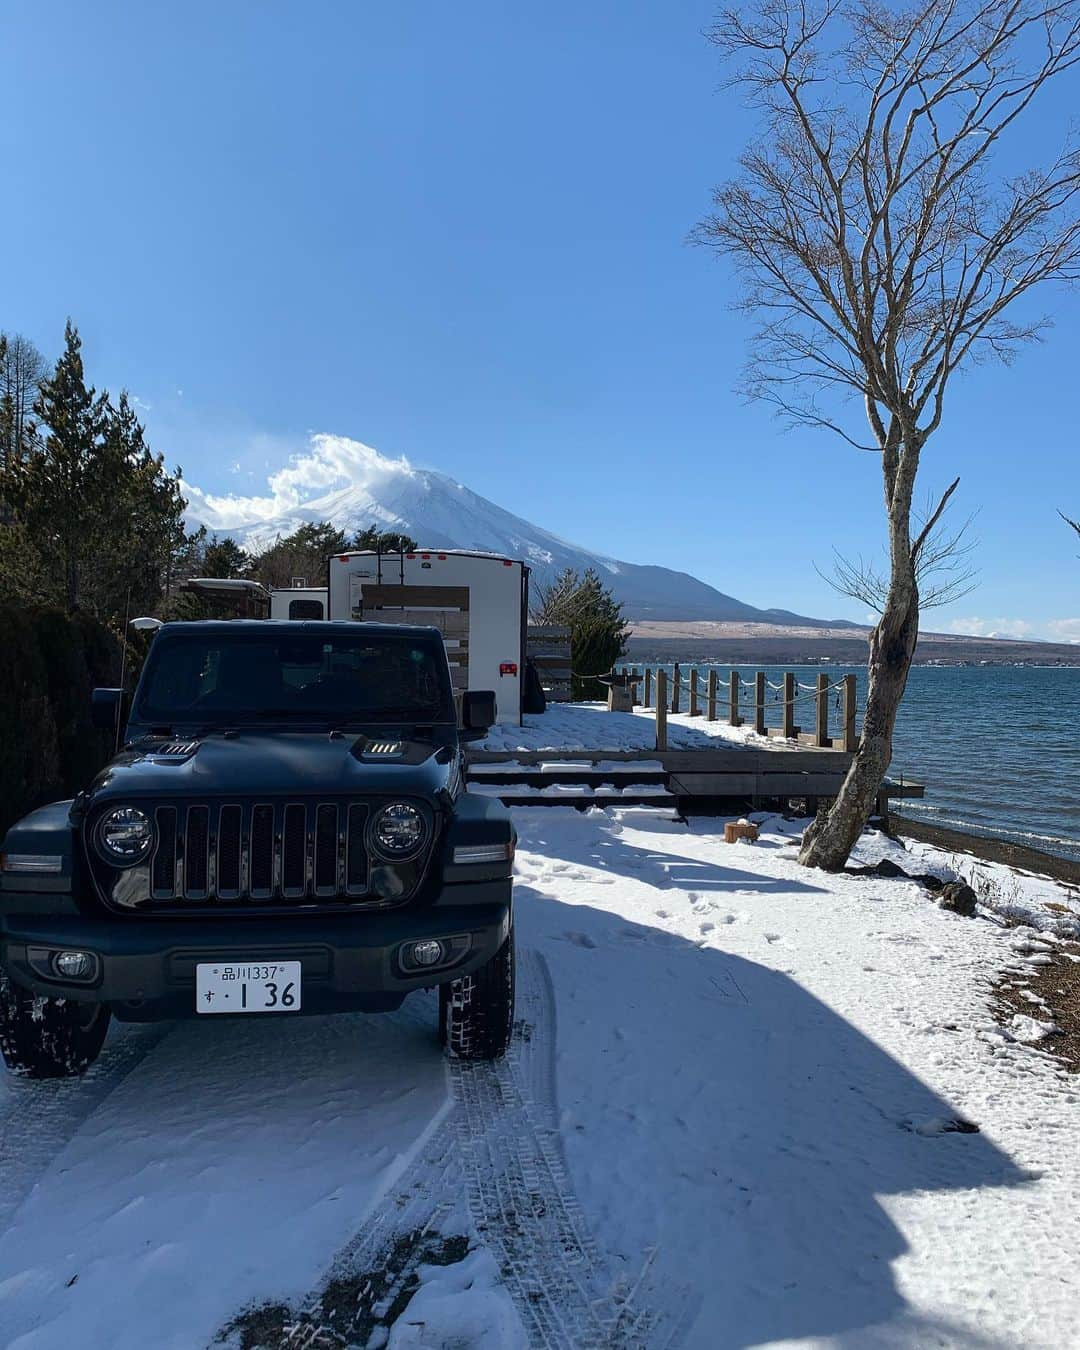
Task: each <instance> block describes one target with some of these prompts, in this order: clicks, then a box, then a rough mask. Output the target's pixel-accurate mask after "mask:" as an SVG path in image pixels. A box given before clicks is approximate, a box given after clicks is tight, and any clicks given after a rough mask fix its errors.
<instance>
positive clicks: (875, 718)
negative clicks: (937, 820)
mask: <svg viewBox="0 0 1080 1350" xmlns="http://www.w3.org/2000/svg"><path fill="white" fill-rule="evenodd" d="M710 36H711V39H712V40H713V41H714V42H715V43H716V45H717V46H718V47H719V48H720V49H721V51H722V52H724V53H725V55H726V56H727V57H728V58H729V59H730V60H731V61H732V62H733V63H734V74H733V77H732V83H733V84H735V85H737V86H738V87H740V88H742V89H744V90H746V91H748V93H749V96H750V98H751V99H752V101H753V102H754V103H755V105H756V106H757V107H758V108H759V109H760V110H761V112H762V114H763V126H762V130H761V134H760V135H759V137H758V138H757V139H756V140H755V141H754V142H753V143H752V144H750V145H749V146H748V148H747V149H746V151H745V152H744V154H743V156H742V158H741V160H740V164H741V171H740V172H739V174H738V175H737V176H736V177H735V178H734V179H733V180H732V181H730V182H728V183H726V184H724V185H723V186H721V187H720V188H719V189H718V190H717V192H716V194H715V203H716V210H715V213H714V214H713V215H712V216H711V217H709V218H708V219H707V220H705V221H704V222H703V223H702V224H701V225H700V226H699V228H698V230H697V232H696V237H697V238H698V240H700V241H701V242H702V243H704V244H706V245H708V246H710V247H711V248H713V249H715V250H716V251H717V252H718V253H720V254H722V255H725V256H727V257H729V258H731V259H733V260H734V261H735V263H736V264H737V266H738V267H739V269H740V271H741V274H742V277H743V281H744V292H743V298H742V305H743V307H744V308H745V309H746V310H747V311H749V312H751V313H752V314H754V315H755V316H756V317H757V318H758V319H759V325H760V326H759V327H758V329H757V331H756V333H755V336H754V341H753V348H752V356H751V360H750V363H749V366H748V372H747V388H748V390H749V392H750V393H751V394H754V395H756V396H759V397H763V398H765V399H769V400H771V401H772V402H773V403H774V404H775V405H776V406H777V407H778V409H779V410H780V411H781V413H782V414H784V415H785V417H786V418H787V419H788V420H789V421H790V422H792V423H796V424H801V425H808V426H813V427H822V428H826V429H828V430H831V431H833V432H835V433H837V434H838V435H839V436H841V437H842V438H843V439H844V440H845V441H846V442H847V443H848V444H849V445H851V446H853V447H855V448H856V449H859V450H865V451H870V452H872V453H875V454H877V455H880V457H881V468H882V474H883V480H884V497H885V512H886V521H887V538H888V554H889V561H888V572H887V581H886V585H885V589H884V595H883V597H882V607H881V618H880V620H879V622H878V624H877V626H876V627H875V628H874V630H873V632H872V634H871V638H870V656H869V672H868V673H869V680H868V692H867V702H866V709H865V714H864V719H863V732H862V737H861V741H860V745H859V750H858V753H857V754H856V755H855V758H854V760H853V762H852V765H851V769H850V771H849V772H848V774H847V776H846V778H845V780H844V784H843V787H842V789H841V791H840V795H839V796H838V797H837V799H836V801H835V802H834V803H833V805H832V806H831V808H829V809H828V810H827V811H823V812H822V813H821V814H820V815H819V816H818V818H817V819H816V820H815V821H814V823H813V825H812V826H811V827H810V829H809V830H808V831H807V833H806V835H805V836H804V840H803V847H802V853H801V860H802V861H803V862H804V863H806V864H809V865H811V866H817V867H824V868H828V869H831V870H838V869H840V868H842V867H843V865H844V863H845V862H846V860H847V857H848V854H849V853H850V851H851V848H852V846H853V844H854V842H855V840H856V839H857V838H858V836H859V833H860V831H861V830H862V828H863V826H864V825H865V823H866V821H867V819H868V818H869V815H870V812H871V810H872V809H873V804H874V800H875V797H876V795H877V792H878V790H879V788H880V785H881V781H882V779H883V777H884V774H885V772H886V770H887V769H888V765H889V760H890V758H891V756H892V736H893V728H894V724H895V720H896V712H897V708H898V707H899V704H900V700H901V698H902V697H903V693H904V687H905V684H906V682H907V674H908V669H909V667H910V665H911V659H912V655H913V653H914V650H915V643H916V640H917V638H918V629H919V606H920V595H919V577H920V569H921V568H923V567H924V566H925V558H926V554H927V552H928V551H929V550H930V549H931V548H932V544H931V542H930V541H931V540H932V539H933V538H934V532H935V530H936V528H937V526H938V522H939V521H940V519H941V514H942V512H943V511H944V510H945V507H946V505H947V503H948V501H949V499H950V498H951V496H952V494H953V492H954V491H955V489H956V486H957V484H956V483H955V482H954V483H952V484H951V485H950V486H949V487H948V489H946V491H945V492H944V493H943V494H942V496H941V498H940V500H939V501H938V503H937V505H936V506H934V507H933V509H932V510H931V511H930V512H929V513H928V515H927V517H926V519H925V520H924V521H923V523H922V524H921V526H917V525H916V524H915V523H914V520H913V511H912V503H913V500H914V493H915V486H916V476H917V473H918V469H919V462H920V458H921V456H922V452H923V449H924V447H925V446H926V444H927V442H928V441H929V440H930V438H931V437H932V436H933V434H934V433H935V432H936V431H937V430H938V429H939V428H940V427H941V425H942V421H943V417H944V412H945V396H946V393H947V391H948V389H949V387H950V385H951V382H952V378H953V376H954V375H955V374H956V372H957V371H958V370H959V369H961V367H964V366H966V365H970V364H972V363H974V362H977V361H979V360H982V359H989V358H997V359H998V360H1001V361H1004V362H1006V363H1008V362H1009V361H1010V360H1011V359H1012V357H1013V355H1014V354H1015V352H1016V350H1017V348H1018V346H1019V345H1020V344H1022V343H1024V342H1027V341H1031V340H1034V339H1036V338H1038V337H1039V336H1040V335H1041V333H1042V331H1043V329H1044V327H1045V326H1046V323H1047V320H1046V319H1045V318H1043V317H1041V316H1040V315H1039V314H1037V313H1035V312H1033V311H1032V309H1031V306H1030V303H1029V302H1030V299H1031V296H1030V293H1031V292H1032V291H1033V290H1034V289H1035V288H1036V287H1038V286H1040V285H1042V284H1043V283H1045V282H1048V281H1053V280H1058V281H1071V280H1075V279H1076V278H1077V276H1078V275H1080V220H1078V218H1077V213H1076V209H1075V208H1076V194H1077V192H1078V190H1080V154H1078V152H1077V149H1076V147H1075V145H1074V144H1073V143H1071V142H1070V141H1068V139H1067V138H1066V135H1065V132H1064V130H1063V129H1059V128H1047V127H1044V128H1043V134H1042V136H1041V138H1040V139H1041V142H1042V144H1043V145H1048V144H1050V143H1051V142H1053V141H1055V140H1057V139H1059V135H1060V139H1061V141H1062V144H1061V146H1060V148H1059V149H1058V150H1057V151H1056V152H1055V151H1054V150H1053V149H1051V151H1050V156H1049V160H1050V162H1049V164H1048V165H1047V166H1045V167H1041V168H1030V169H1027V170H1025V171H1023V172H1019V173H1016V174H1014V175H1012V176H1011V177H1003V176H1002V175H1001V172H1000V170H999V169H997V167H996V163H995V157H994V152H995V150H996V149H997V148H998V147H999V143H1000V142H1001V140H1002V137H1003V136H1004V135H1005V134H1006V133H1007V132H1008V131H1009V130H1010V128H1011V127H1012V125H1013V124H1014V123H1015V122H1016V121H1017V120H1018V119H1019V118H1021V117H1022V116H1023V115H1024V113H1025V112H1026V111H1027V109H1028V108H1029V107H1030V106H1031V104H1032V102H1033V100H1034V99H1035V98H1036V95H1037V94H1038V93H1039V91H1040V90H1041V89H1043V88H1044V87H1045V86H1046V85H1047V84H1048V83H1050V82H1051V81H1053V80H1055V79H1056V78H1058V77H1059V76H1061V75H1063V74H1064V73H1065V72H1067V71H1069V70H1071V69H1072V68H1073V66H1074V65H1075V64H1076V62H1077V60H1078V59H1080V13H1078V8H1077V0H1060V3H1059V2H1057V0H916V3H915V4H914V5H913V6H911V7H903V8H901V7H899V6H897V5H891V4H887V3H882V2H881V0H846V2H842V0H819V2H818V3H815V0H801V2H800V0H750V2H749V3H748V4H747V5H746V6H745V7H743V8H740V9H738V10H732V11H730V12H727V13H725V14H723V15H722V17H721V18H720V19H719V21H718V22H717V24H716V27H715V28H714V29H713V31H712V33H711V34H710ZM853 401H856V406H857V407H858V409H859V410H860V411H859V413H858V419H857V421H856V420H853V419H852V415H851V414H852V407H851V404H852V402H853ZM863 418H865V423H864V424H863ZM859 424H863V425H864V430H863V431H862V432H861V433H860V432H859V431H858V429H857V427H858V425H859Z"/></svg>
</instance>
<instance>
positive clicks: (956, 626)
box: [949, 617, 1035, 638]
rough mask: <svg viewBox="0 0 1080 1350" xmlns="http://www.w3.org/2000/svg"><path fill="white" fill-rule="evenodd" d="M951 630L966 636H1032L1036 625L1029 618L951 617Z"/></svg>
mask: <svg viewBox="0 0 1080 1350" xmlns="http://www.w3.org/2000/svg"><path fill="white" fill-rule="evenodd" d="M949 631H950V632H952V633H962V634H963V635H964V636H965V637H987V638H1030V637H1031V635H1032V634H1033V633H1034V631H1035V625H1034V624H1033V623H1031V622H1030V621H1029V620H1027V619H980V618H978V617H972V618H970V619H951V620H950V621H949Z"/></svg>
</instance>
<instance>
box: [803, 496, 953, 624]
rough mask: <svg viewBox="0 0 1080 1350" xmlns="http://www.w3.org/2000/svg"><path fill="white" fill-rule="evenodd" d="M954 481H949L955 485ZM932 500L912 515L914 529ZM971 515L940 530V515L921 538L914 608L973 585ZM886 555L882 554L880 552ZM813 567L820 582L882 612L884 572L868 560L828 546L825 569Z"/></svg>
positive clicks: (936, 603) (949, 599)
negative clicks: (828, 568) (828, 569)
mask: <svg viewBox="0 0 1080 1350" xmlns="http://www.w3.org/2000/svg"><path fill="white" fill-rule="evenodd" d="M959 481H960V480H959V479H957V480H956V483H954V484H953V487H954V488H955V487H956V486H957V485H958V484H959ZM933 509H934V507H933V503H931V504H929V505H928V506H927V510H926V514H923V515H919V514H918V513H913V521H914V525H915V528H916V530H918V531H921V530H922V527H923V526H924V525H925V524H926V521H927V519H928V518H929V514H930V512H931V511H932V510H933ZM972 519H973V517H971V516H969V517H968V518H967V520H965V521H964V523H963V524H962V525H960V526H959V527H958V528H956V529H948V528H946V517H945V516H942V518H941V519H940V520H939V521H938V523H937V525H935V526H934V528H933V529H932V530H931V532H930V533H929V534H928V535H927V537H926V542H925V543H924V545H923V547H922V548H921V549H920V550H919V555H918V558H917V559H916V562H915V581H916V584H917V586H918V589H919V611H920V613H921V612H923V611H925V610H928V609H937V608H939V607H940V606H941V605H951V604H953V603H954V602H955V601H957V600H962V599H963V598H964V596H965V595H970V594H971V592H972V591H973V590H974V589H975V587H976V584H977V582H976V580H975V578H976V576H977V572H976V569H975V567H974V566H973V565H972V563H971V561H970V559H971V555H972V553H974V551H975V549H976V547H977V545H978V541H977V540H975V539H972V538H971V537H970V536H969V534H968V531H969V530H970V528H971V523H972ZM885 556H886V558H887V557H888V554H887V552H886V555H885ZM814 570H815V571H816V572H817V574H818V576H819V577H821V579H822V580H823V581H827V582H828V583H829V585H830V586H831V587H832V588H833V590H834V591H837V592H839V594H840V595H846V596H848V597H849V598H850V599H852V600H858V601H859V603H860V604H863V605H868V606H869V607H870V609H872V610H873V611H874V613H875V614H884V612H885V605H886V603H887V601H888V598H889V573H888V569H887V568H886V569H884V570H883V569H882V568H881V567H880V565H879V564H878V563H877V562H875V560H874V559H873V558H864V557H862V556H861V555H860V556H859V557H858V558H847V557H845V556H844V555H843V554H842V553H840V552H839V551H837V550H836V549H834V550H833V566H832V571H831V573H826V572H825V571H823V570H822V569H821V568H820V567H818V566H817V565H816V564H815V566H814Z"/></svg>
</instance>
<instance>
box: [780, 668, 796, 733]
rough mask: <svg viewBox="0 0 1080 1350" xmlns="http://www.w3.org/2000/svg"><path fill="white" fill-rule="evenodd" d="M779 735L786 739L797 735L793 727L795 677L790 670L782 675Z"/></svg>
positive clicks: (794, 726)
mask: <svg viewBox="0 0 1080 1350" xmlns="http://www.w3.org/2000/svg"><path fill="white" fill-rule="evenodd" d="M780 734H781V735H782V736H786V737H791V736H797V735H798V734H799V729H798V727H797V726H796V725H795V676H794V675H793V674H792V672H791V671H790V670H789V671H787V672H785V674H784V707H783V713H782V721H781V723H780Z"/></svg>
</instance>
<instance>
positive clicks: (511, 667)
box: [499, 661, 517, 675]
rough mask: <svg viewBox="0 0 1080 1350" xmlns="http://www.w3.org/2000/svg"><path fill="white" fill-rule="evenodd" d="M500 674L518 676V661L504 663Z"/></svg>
mask: <svg viewBox="0 0 1080 1350" xmlns="http://www.w3.org/2000/svg"><path fill="white" fill-rule="evenodd" d="M499 674H500V675H516V674H517V662H516V661H503V662H502V664H501V665H500V666H499Z"/></svg>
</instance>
